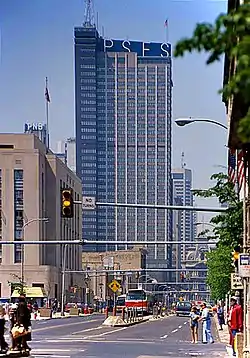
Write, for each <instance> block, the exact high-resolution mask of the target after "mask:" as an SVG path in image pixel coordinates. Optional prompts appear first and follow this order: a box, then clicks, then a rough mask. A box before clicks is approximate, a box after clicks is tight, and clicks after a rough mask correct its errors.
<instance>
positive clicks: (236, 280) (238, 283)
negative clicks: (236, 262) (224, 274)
mask: <svg viewBox="0 0 250 358" xmlns="http://www.w3.org/2000/svg"><path fill="white" fill-rule="evenodd" d="M231 289H232V290H243V281H242V278H241V277H240V276H238V275H237V274H236V273H231Z"/></svg>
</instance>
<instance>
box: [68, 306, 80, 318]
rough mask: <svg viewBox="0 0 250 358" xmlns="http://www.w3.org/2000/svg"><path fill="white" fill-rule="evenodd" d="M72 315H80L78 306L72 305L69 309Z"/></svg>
mask: <svg viewBox="0 0 250 358" xmlns="http://www.w3.org/2000/svg"><path fill="white" fill-rule="evenodd" d="M69 315H70V316H79V310H78V308H74V307H71V308H70V310H69Z"/></svg>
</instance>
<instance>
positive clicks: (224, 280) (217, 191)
mask: <svg viewBox="0 0 250 358" xmlns="http://www.w3.org/2000/svg"><path fill="white" fill-rule="evenodd" d="M211 180H213V181H215V185H214V186H213V187H211V188H209V189H206V190H196V191H195V192H194V195H196V196H199V197H203V198H211V197H216V198H218V201H219V203H221V204H224V203H226V204H227V206H228V209H227V210H226V212H224V213H221V214H218V215H216V216H214V217H212V219H211V220H210V222H211V223H212V224H213V225H214V228H213V230H212V233H213V236H212V238H215V237H216V238H218V239H219V242H218V244H217V247H216V249H215V250H212V251H211V252H208V253H207V254H206V258H207V267H208V274H207V283H208V285H209V287H210V290H211V296H212V298H213V299H221V298H223V297H224V296H225V294H226V293H227V292H228V291H229V290H230V276H231V275H230V274H231V272H232V271H233V267H232V251H233V248H234V247H235V246H236V245H239V244H242V234H243V204H242V202H241V201H239V200H238V197H237V194H236V192H235V188H234V185H233V184H232V183H230V182H229V181H228V176H227V175H225V174H223V173H218V174H214V175H212V176H211ZM206 234H207V232H206Z"/></svg>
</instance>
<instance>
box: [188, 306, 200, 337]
mask: <svg viewBox="0 0 250 358" xmlns="http://www.w3.org/2000/svg"><path fill="white" fill-rule="evenodd" d="M199 318H200V316H199V314H198V310H197V307H195V306H194V307H192V309H191V312H190V330H191V338H192V343H198V320H199Z"/></svg>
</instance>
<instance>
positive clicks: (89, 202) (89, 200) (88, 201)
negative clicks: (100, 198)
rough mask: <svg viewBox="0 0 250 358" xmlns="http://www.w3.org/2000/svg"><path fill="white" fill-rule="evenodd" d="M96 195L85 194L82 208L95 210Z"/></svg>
mask: <svg viewBox="0 0 250 358" xmlns="http://www.w3.org/2000/svg"><path fill="white" fill-rule="evenodd" d="M95 209H96V205H95V197H94V196H83V197H82V210H95Z"/></svg>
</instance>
